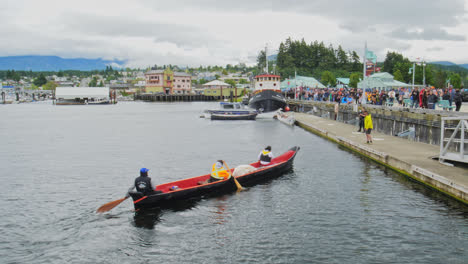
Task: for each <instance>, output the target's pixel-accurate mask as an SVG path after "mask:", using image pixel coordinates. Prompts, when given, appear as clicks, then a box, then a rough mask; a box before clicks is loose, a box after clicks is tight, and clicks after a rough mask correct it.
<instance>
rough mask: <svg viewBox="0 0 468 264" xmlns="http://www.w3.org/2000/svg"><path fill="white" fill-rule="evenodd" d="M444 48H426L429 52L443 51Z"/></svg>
mask: <svg viewBox="0 0 468 264" xmlns="http://www.w3.org/2000/svg"><path fill="white" fill-rule="evenodd" d="M442 50H444V48H443V47H432V48H428V49H426V51H428V52H429V51H442Z"/></svg>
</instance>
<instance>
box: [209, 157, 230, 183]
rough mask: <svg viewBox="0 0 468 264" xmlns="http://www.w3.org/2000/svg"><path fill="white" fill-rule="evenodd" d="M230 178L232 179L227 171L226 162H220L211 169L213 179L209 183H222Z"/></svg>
mask: <svg viewBox="0 0 468 264" xmlns="http://www.w3.org/2000/svg"><path fill="white" fill-rule="evenodd" d="M229 177H231V174H229V172H227V170H226V169H225V168H224V161H223V160H218V161H216V162H215V163H214V164H213V167H212V169H211V177H210V179H209V180H208V182H215V181H221V180H225V179H229Z"/></svg>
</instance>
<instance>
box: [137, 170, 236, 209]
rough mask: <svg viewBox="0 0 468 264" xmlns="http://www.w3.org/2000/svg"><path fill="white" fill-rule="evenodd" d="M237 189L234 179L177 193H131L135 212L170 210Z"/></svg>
mask: <svg viewBox="0 0 468 264" xmlns="http://www.w3.org/2000/svg"><path fill="white" fill-rule="evenodd" d="M236 189H237V187H236V184H235V182H234V179H233V178H230V179H228V180H226V181H218V182H214V183H211V184H204V185H200V186H198V187H196V188H191V189H185V190H181V191H177V192H170V193H160V194H153V195H149V196H143V194H142V193H140V192H129V194H130V196H131V197H132V199H133V204H134V206H135V210H137V209H142V208H154V207H161V208H170V207H172V206H176V205H177V204H178V203H181V202H186V201H190V200H194V199H195V200H198V199H201V198H205V197H212V196H217V195H222V194H226V193H231V192H234V191H235V190H236Z"/></svg>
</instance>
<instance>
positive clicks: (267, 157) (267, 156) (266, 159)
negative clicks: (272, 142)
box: [258, 146, 275, 166]
mask: <svg viewBox="0 0 468 264" xmlns="http://www.w3.org/2000/svg"><path fill="white" fill-rule="evenodd" d="M274 157H275V156H274V155H273V153H272V152H271V147H270V146H267V147H266V148H265V149H264V150H262V151H260V154H258V160H259V161H260V165H262V166H267V165H269V164H270V163H271V160H272V159H273V158H274Z"/></svg>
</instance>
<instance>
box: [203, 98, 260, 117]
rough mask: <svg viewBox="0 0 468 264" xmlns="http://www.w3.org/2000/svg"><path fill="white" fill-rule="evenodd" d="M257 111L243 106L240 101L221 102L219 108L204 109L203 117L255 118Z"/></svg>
mask: <svg viewBox="0 0 468 264" xmlns="http://www.w3.org/2000/svg"><path fill="white" fill-rule="evenodd" d="M257 114H258V112H257V111H255V110H250V109H247V108H245V107H244V105H242V104H241V103H229V102H221V103H220V109H216V110H205V117H206V118H210V119H211V120H255V118H256V116H257Z"/></svg>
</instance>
